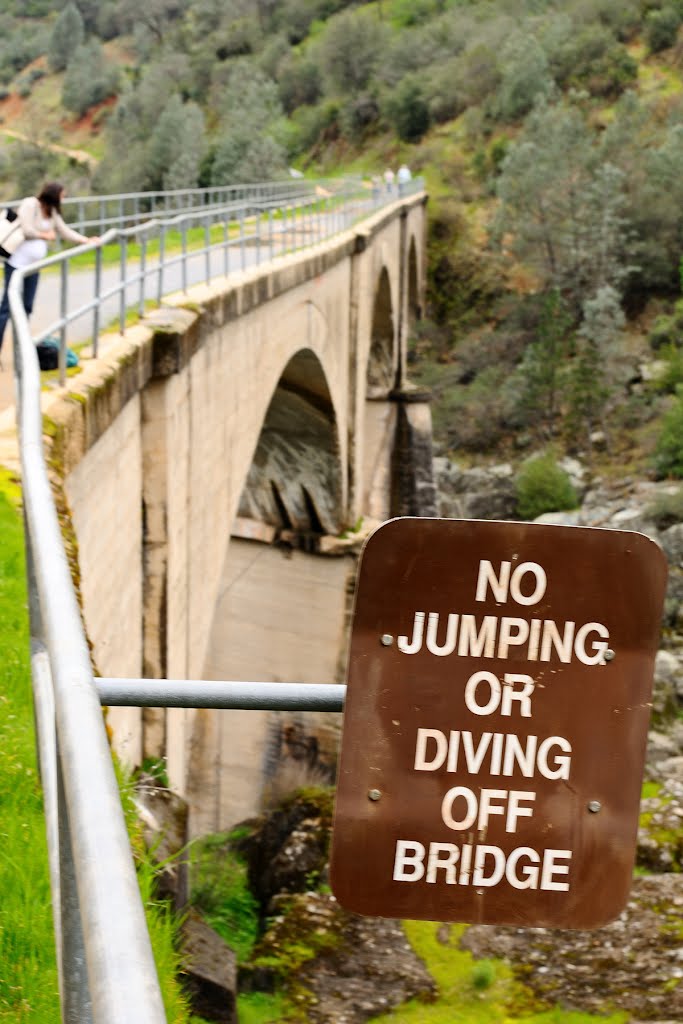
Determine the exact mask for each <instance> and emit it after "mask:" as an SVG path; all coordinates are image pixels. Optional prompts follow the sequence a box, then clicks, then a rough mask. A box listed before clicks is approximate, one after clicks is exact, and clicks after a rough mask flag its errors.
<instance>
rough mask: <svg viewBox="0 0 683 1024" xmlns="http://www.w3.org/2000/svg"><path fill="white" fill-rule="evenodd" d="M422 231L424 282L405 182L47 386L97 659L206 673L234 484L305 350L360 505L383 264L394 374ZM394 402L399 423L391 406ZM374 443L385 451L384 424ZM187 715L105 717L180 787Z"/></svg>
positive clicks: (168, 310) (417, 210)
mask: <svg viewBox="0 0 683 1024" xmlns="http://www.w3.org/2000/svg"><path fill="white" fill-rule="evenodd" d="M411 238H412V239H413V241H414V243H415V240H417V245H416V248H417V251H418V256H419V260H418V263H419V266H418V289H419V291H420V293H421V291H422V288H423V275H424V267H423V255H422V252H423V239H424V197H411V198H410V199H408V200H405V201H403V202H398V203H396V204H395V206H394V207H390V208H388V209H385V210H383V211H381V213H380V214H377V215H376V216H375V217H374V218H373V219H372V220H371V221H369V222H368V223H367V224H366V225H365V226H364V228H363V230H362V231H352V232H348V233H347V234H345V235H342V236H340V237H339V238H336V239H332V240H329V241H327V242H326V243H324V244H323V245H321V246H319V247H318V248H316V249H314V250H311V251H310V252H306V253H298V254H295V255H292V256H288V257H284V258H281V259H278V260H274V261H273V262H272V264H270V265H268V266H263V265H262V266H261V267H259V268H257V269H255V270H253V271H247V272H245V273H243V274H241V275H235V276H234V277H232V278H231V279H229V280H226V281H224V282H223V283H221V284H213V285H211V286H199V287H195V288H193V289H192V291H191V292H190V293H189V294H188V295H175V296H170V297H169V298H168V299H167V300H166V303H165V305H164V306H163V307H162V308H161V309H159V310H156V311H154V312H153V313H151V314H149V315H148V316H147V317H145V319H144V320H143V321H142V322H141V323H140V324H139V325H138V326H136V327H134V328H132V329H131V330H129V331H128V332H127V333H126V337H125V338H124V339H121V340H119V341H117V342H115V343H113V344H112V345H111V346H110V347H108V348H104V346H103V356H102V358H100V359H98V360H97V361H93V362H92V363H85V364H84V366H85V368H84V370H83V372H82V373H81V374H79V375H78V376H76V377H74V378H72V379H71V380H70V382H69V389H68V392H66V393H61V394H59V395H57V396H51V397H49V398H46V402H45V414H46V424H47V432H48V444H49V453H48V458H49V460H50V463H51V466H52V471H53V478H54V484H55V488H56V491H57V493H58V495H59V497H60V502H61V508H62V510H63V512H64V522H65V532H66V536H67V541H68V543H69V546H70V553H71V555H72V564H73V568H74V576H75V578H76V581H77V584H78V588H79V594H80V599H81V603H82V609H83V616H84V620H85V624H86V630H87V633H88V637H89V640H90V643H91V646H92V652H93V659H94V663H95V665H96V668H97V670H98V671H99V672H100V673H101V674H102V675H106V676H137V675H146V676H150V677H169V678H183V677H186V678H196V677H199V676H201V674H202V669H203V666H204V663H205V659H206V653H207V644H208V639H209V633H210V629H211V624H212V620H213V612H214V609H215V607H216V604H217V600H218V597H219V588H220V580H221V572H222V569H223V565H224V563H225V558H226V555H227V551H228V545H229V540H230V534H231V529H232V525H233V523H234V520H235V517H236V515H237V512H238V507H239V502H240V496H241V494H242V492H243V489H244V485H245V481H246V480H247V476H248V473H249V469H250V466H251V465H252V462H253V459H254V455H255V452H256V451H257V446H258V443H259V437H260V435H261V432H262V428H263V425H264V421H265V420H266V416H267V413H268V409H269V407H270V404H271V401H272V399H273V396H274V394H275V393H276V390H277V389H278V387H279V386H280V385H281V384H282V381H283V375H285V373H286V369H287V367H288V366H289V365H291V364H292V361H293V360H294V357H296V356H297V354H300V353H301V352H302V351H303V352H306V353H308V355H307V360H309V361H310V362H311V364H313V363H315V365H316V366H317V367H318V368H319V370H320V374H321V377H322V378H324V381H325V385H326V395H325V396H324V403H323V404H322V405H321V396H320V395H319V394H317V393H315V394H308V393H307V385H306V381H305V380H303V381H302V380H299V379H295V380H292V381H287V380H285V382H284V386H285V387H288V388H300V389H301V393H302V394H304V395H305V396H306V398H307V399H310V400H311V401H312V402H315V403H317V404H318V406H319V407H320V408H323V409H324V411H325V413H326V415H328V417H329V419H330V423H331V424H332V425H333V427H334V429H335V430H336V437H337V440H338V448H337V452H336V457H337V460H338V473H339V480H340V487H339V508H338V510H337V514H338V521H339V523H340V524H344V523H348V522H353V521H355V520H356V519H357V518H358V516H359V515H360V514H361V513H362V512H363V511H364V509H363V503H364V500H365V496H366V494H367V487H366V486H365V484H364V481H363V476H364V473H367V466H368V465H371V464H372V463H373V458H372V452H371V451H369V450H368V448H367V444H368V443H369V442H368V439H367V438H366V400H367V386H368V385H367V381H368V363H369V361H370V359H371V357H372V350H373V344H375V342H376V337H375V336H376V334H377V324H376V321H377V292H378V287H379V285H378V282H379V281H380V279H382V275H384V278H385V280H386V283H387V284H386V287H387V289H388V294H389V297H390V304H391V310H390V315H389V317H388V320H387V323H388V327H385V329H386V330H387V331H388V332H389V335H390V339H389V340H390V347H389V358H390V362H391V381H392V386H393V387H394V388H395V386H396V385H397V384H398V385H399V386H400V384H401V383H402V382H403V377H404V368H405V345H406V337H407V329H406V324H407V320H408V314H409V311H408V307H407V303H408V298H407V296H408V287H407V282H406V267H407V255H406V245H407V244H408V242H409V241H410V239H411ZM413 290H414V287H413ZM302 365H306V361H304V363H303V364H302ZM316 389H318V384H317V383H316V384H315V387H314V388H313V390H314V391H315V390H316ZM375 397H377V396H375ZM380 397H381V396H380ZM386 397H387V398H388V397H389V393H388V391H387V396H386ZM380 419H381V417H380ZM385 419H386V422H387V423H389V424H390V425H389V427H387V429H388V430H393V426H391V422H393V420H395V417H393V420H392V418H391V417H388V418H386V417H385ZM372 443H373V444H380V445H383V446H384V448H383V449H382V451H383V452H384V453H385V454H384V458H385V460H386V457H388V455H390V449H391V446H390V445H389V446H387V443H386V437H383V438H382V439H381V441H379V442H378V441H373V442H372ZM379 450H380V449H379V448H378V451H379ZM385 475H387V476H388V474H387V473H386V472H385ZM389 491H390V487H389V486H388V488H387V499H386V502H385V507H384V512H385V515H388V514H389V513H390V508H389V502H390V493H389ZM380 506H381V501H380ZM379 510H380V511H382V509H381V508H380V509H379ZM192 715H193V713H192V712H188V713H184V712H178V713H177V714H176V715H175V716H173V715H166V714H165V713H163V712H156V711H154V710H153V709H150V710H148V711H146V712H145V713H144V715H143V714H142V713H141V712H140V711H139V710H137V709H135V710H128V709H112V710H111V712H110V722H111V725H112V729H113V733H114V736H115V741H116V745H117V747H118V749H119V751H120V752H121V753H122V754H123V755H124V757H125V758H126V760H127V761H129V762H130V763H132V764H136V763H140V762H141V760H142V757H143V755H149V754H154V753H156V754H158V755H161V754H162V753H167V752H169V751H172V752H173V756H172V757H171V760H170V763H169V768H170V771H171V775H172V778H173V781H174V782H175V784H176V785H177V787H178V788H179V789H180V790H181V791H183V790H184V789H185V779H186V769H187V763H188V761H189V758H190V753H191V751H190V747H191V736H192Z"/></svg>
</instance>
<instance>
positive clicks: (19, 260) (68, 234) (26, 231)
mask: <svg viewBox="0 0 683 1024" xmlns="http://www.w3.org/2000/svg"><path fill="white" fill-rule="evenodd" d="M64 195H65V190H64V186H63V185H61V184H60V183H59V182H57V181H50V182H48V183H47V184H46V185H44V186H43V188H42V190H41V192H40V195H38V196H27V198H26V199H22V201H21V203H20V204H19V208H18V210H17V218H16V220H14V221H12V222H11V223H7V227H6V230H5V228H4V226H3V231H2V232H0V246H2V248H3V249H4V250H5V252H6V253H7V254H8V257H7V259H6V260H5V289H4V292H3V295H2V302H0V351H1V350H2V342H3V338H4V334H5V328H6V326H7V321H8V320H9V318H10V309H9V301H8V297H7V289H8V288H9V283H10V280H11V278H12V274H13V273H14V271H15V270H17V269H18V268H19V267H27V266H28V265H29V264H30V263H35V262H36V261H37V260H42V259H45V257H46V256H47V247H48V242H54V241H55V239H56V238H61V239H63V240H64V241H65V242H75V243H83V242H99V240H100V239H99V237H98V236H96V235H95V236H93V237H92V238H88V237H86V235H82V234H81V233H80V232H79V231H74V229H73V228H70V227H69V225H68V224H65V223H64V221H63V220H62V199H63V198H64ZM37 288H38V274H37V273H36V274H28V275H27V276H26V277H25V278H24V289H23V296H22V297H23V303H24V309H25V310H26V315H27V316H30V315H31V313H32V312H33V303H34V301H35V297H36V290H37Z"/></svg>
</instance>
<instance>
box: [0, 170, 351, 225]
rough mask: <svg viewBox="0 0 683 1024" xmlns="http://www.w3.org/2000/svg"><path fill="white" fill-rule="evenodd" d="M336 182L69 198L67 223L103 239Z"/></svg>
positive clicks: (65, 207)
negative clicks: (155, 220) (115, 231)
mask: <svg viewBox="0 0 683 1024" xmlns="http://www.w3.org/2000/svg"><path fill="white" fill-rule="evenodd" d="M331 184H332V182H329V183H328V182H323V181H317V182H315V183H311V182H310V181H307V180H306V179H301V178H297V179H288V180H286V181H276V182H272V181H271V182H265V183H260V182H257V183H254V184H251V185H249V184H247V185H222V186H212V187H211V188H182V189H174V190H172V191H168V192H121V193H116V194H115V195H98V196H71V197H69V196H67V198H65V199H64V200H63V201H62V210H63V213H64V217H65V219H66V220H67V221H68V222H69V224H71V226H72V227H73V228H75V229H76V230H77V231H81V232H82V233H84V234H85V233H86V232H88V231H92V232H94V233H95V234H97V235H103V234H104V233H105V231H108V230H109V228H113V227H116V228H126V227H134V226H135V225H136V224H142V223H144V221H146V220H150V218H152V217H155V216H163V215H166V216H170V215H173V214H178V213H195V212H198V211H200V210H204V209H208V208H211V207H218V206H230V205H231V204H233V203H242V204H244V203H245V202H247V201H249V200H254V201H255V202H266V203H267V202H271V201H272V200H273V199H275V198H278V199H280V200H282V199H285V198H287V197H289V198H291V199H296V198H298V197H299V196H302V195H305V194H306V193H307V192H310V191H311V189H312V187H314V186H317V187H325V188H327V187H329V185H331ZM20 202H21V200H20V199H13V200H9V201H8V202H3V203H2V204H1V205H2V206H3V207H10V208H16V207H17V206H18V205H19V203H20Z"/></svg>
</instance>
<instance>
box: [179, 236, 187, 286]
mask: <svg viewBox="0 0 683 1024" xmlns="http://www.w3.org/2000/svg"><path fill="white" fill-rule="evenodd" d="M180 239H181V248H182V259H181V262H180V269H181V274H182V280H183V291H184V292H186V291H187V227H186V224H185V218H183V220H182V221H181V224H180Z"/></svg>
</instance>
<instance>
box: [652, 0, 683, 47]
mask: <svg viewBox="0 0 683 1024" xmlns="http://www.w3.org/2000/svg"><path fill="white" fill-rule="evenodd" d="M680 24H681V16H680V14H679V13H678V11H677V10H676V9H675V8H674V7H662V9H661V10H659V11H650V12H649V14H648V15H647V17H646V19H645V39H646V41H647V45H648V46H649V48H650V52H651V53H659V51H660V50H666V49H668V47H669V46H673V45H674V43H675V42H676V37H677V35H678V28H679V26H680Z"/></svg>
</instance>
